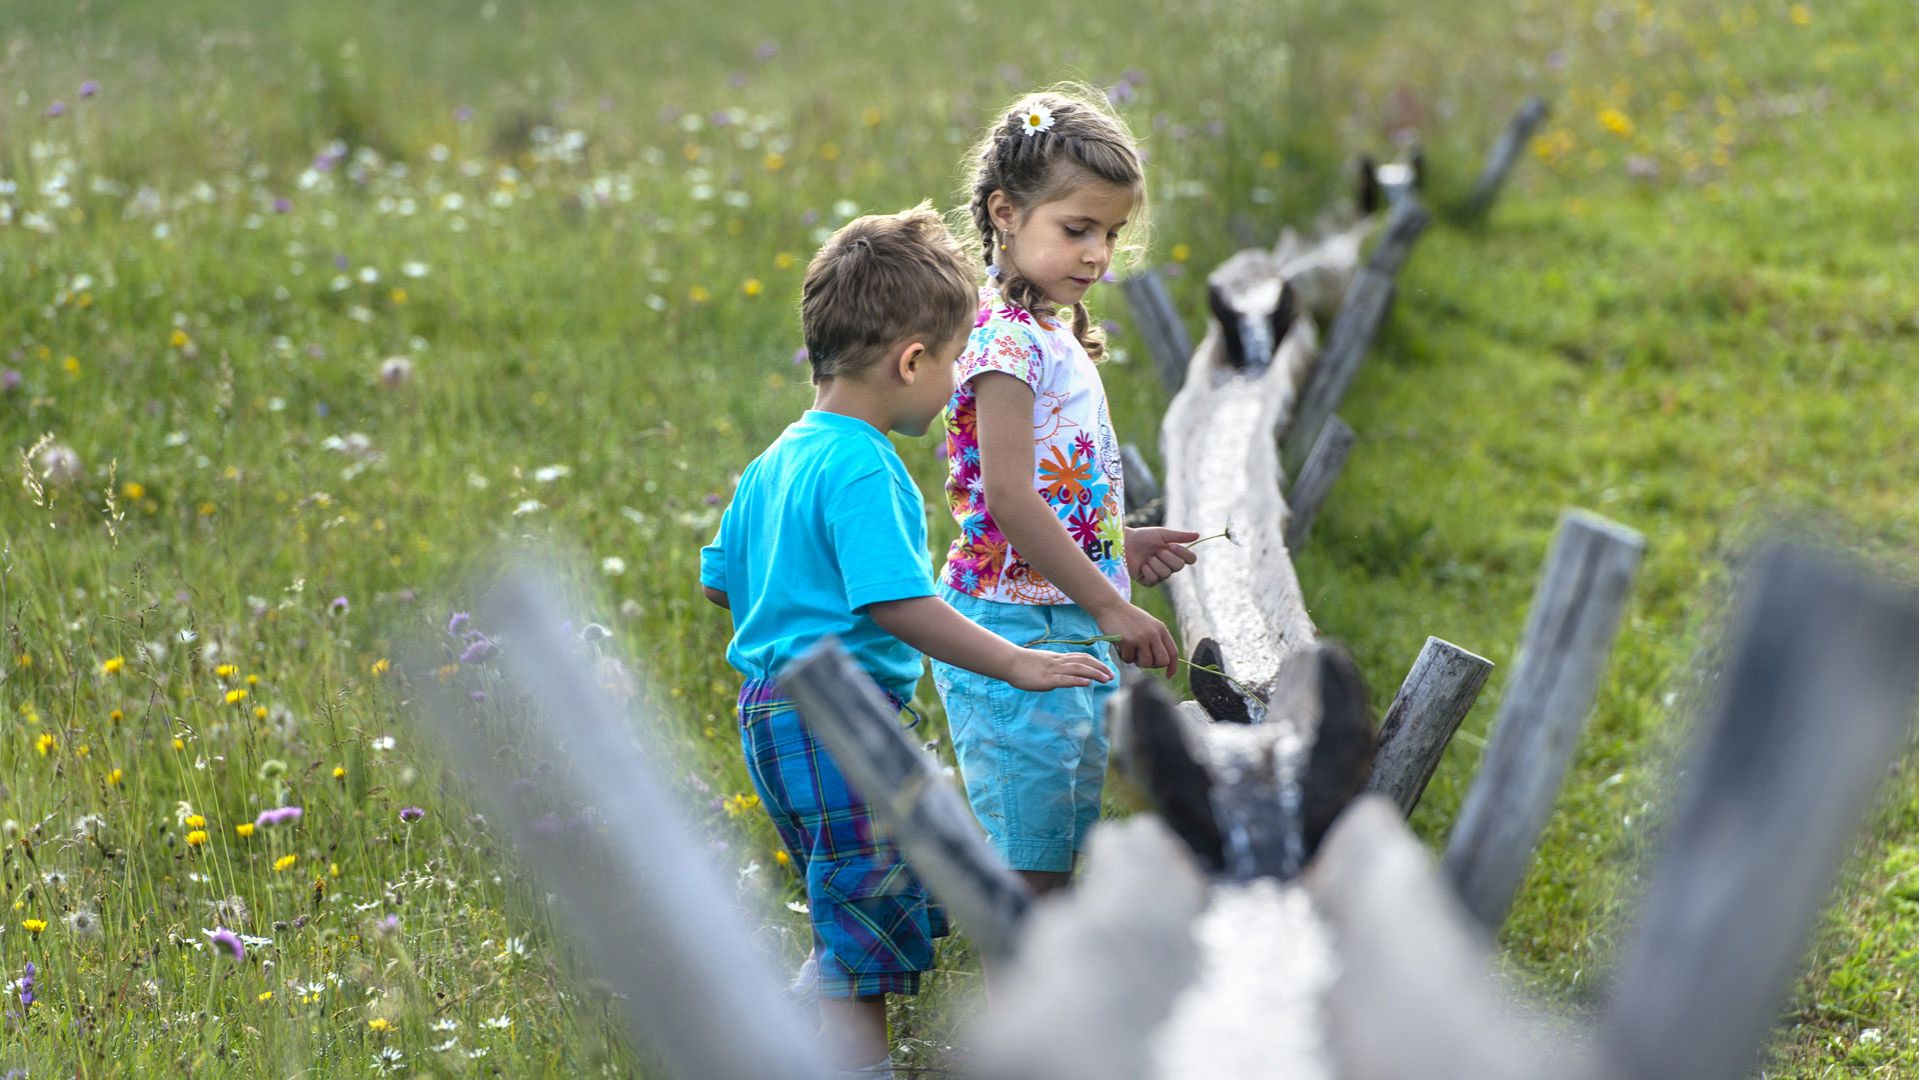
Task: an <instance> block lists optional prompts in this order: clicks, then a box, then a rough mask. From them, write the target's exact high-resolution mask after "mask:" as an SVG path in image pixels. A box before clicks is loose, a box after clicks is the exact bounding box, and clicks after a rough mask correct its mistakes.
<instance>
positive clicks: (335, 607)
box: [327, 596, 353, 615]
mask: <svg viewBox="0 0 1919 1080" xmlns="http://www.w3.org/2000/svg"><path fill="white" fill-rule="evenodd" d="M352 607H353V605H352V604H349V603H347V599H346V597H344V596H336V597H334V598H333V602H332V603H330V604H328V605H327V610H328V611H331V612H332V613H333V614H335V615H345V614H346V613H347V611H348V610H350V609H351V608H352Z"/></svg>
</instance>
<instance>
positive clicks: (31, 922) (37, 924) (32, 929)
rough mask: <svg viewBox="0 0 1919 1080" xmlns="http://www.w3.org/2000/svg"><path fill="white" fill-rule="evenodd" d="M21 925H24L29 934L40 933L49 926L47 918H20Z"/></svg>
mask: <svg viewBox="0 0 1919 1080" xmlns="http://www.w3.org/2000/svg"><path fill="white" fill-rule="evenodd" d="M20 925H21V926H22V927H23V928H24V929H25V930H26V932H27V933H29V934H38V933H40V932H42V931H44V930H45V929H46V928H47V920H45V919H21V920H20Z"/></svg>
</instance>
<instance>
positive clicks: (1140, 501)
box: [1119, 443, 1161, 514]
mask: <svg viewBox="0 0 1919 1080" xmlns="http://www.w3.org/2000/svg"><path fill="white" fill-rule="evenodd" d="M1119 465H1120V469H1121V471H1122V473H1123V474H1124V475H1125V478H1126V512H1127V513H1129V514H1130V513H1132V512H1134V511H1136V510H1139V509H1141V508H1143V507H1145V506H1147V505H1149V504H1151V503H1153V502H1154V501H1155V500H1157V499H1159V498H1160V496H1161V493H1160V489H1159V479H1158V478H1157V477H1155V476H1154V475H1153V467H1152V466H1151V465H1148V464H1146V456H1145V455H1144V454H1141V453H1140V452H1139V447H1137V446H1134V445H1133V444H1132V443H1126V444H1125V445H1123V446H1121V447H1120V448H1119Z"/></svg>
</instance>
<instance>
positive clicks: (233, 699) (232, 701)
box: [227, 687, 247, 705]
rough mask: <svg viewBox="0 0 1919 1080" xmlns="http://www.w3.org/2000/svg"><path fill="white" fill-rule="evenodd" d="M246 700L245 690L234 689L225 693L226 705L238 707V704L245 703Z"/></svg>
mask: <svg viewBox="0 0 1919 1080" xmlns="http://www.w3.org/2000/svg"><path fill="white" fill-rule="evenodd" d="M246 699H247V692H246V691H245V690H241V689H239V688H238V687H235V688H234V689H232V690H228V691H227V704H228V705H238V704H239V703H241V702H242V701H245V700H246Z"/></svg>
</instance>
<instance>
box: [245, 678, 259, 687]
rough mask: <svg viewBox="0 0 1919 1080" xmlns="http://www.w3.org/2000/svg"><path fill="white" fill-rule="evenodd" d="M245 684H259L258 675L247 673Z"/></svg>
mask: <svg viewBox="0 0 1919 1080" xmlns="http://www.w3.org/2000/svg"><path fill="white" fill-rule="evenodd" d="M247 685H248V686H258V685H260V677H259V676H258V675H248V676H247Z"/></svg>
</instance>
